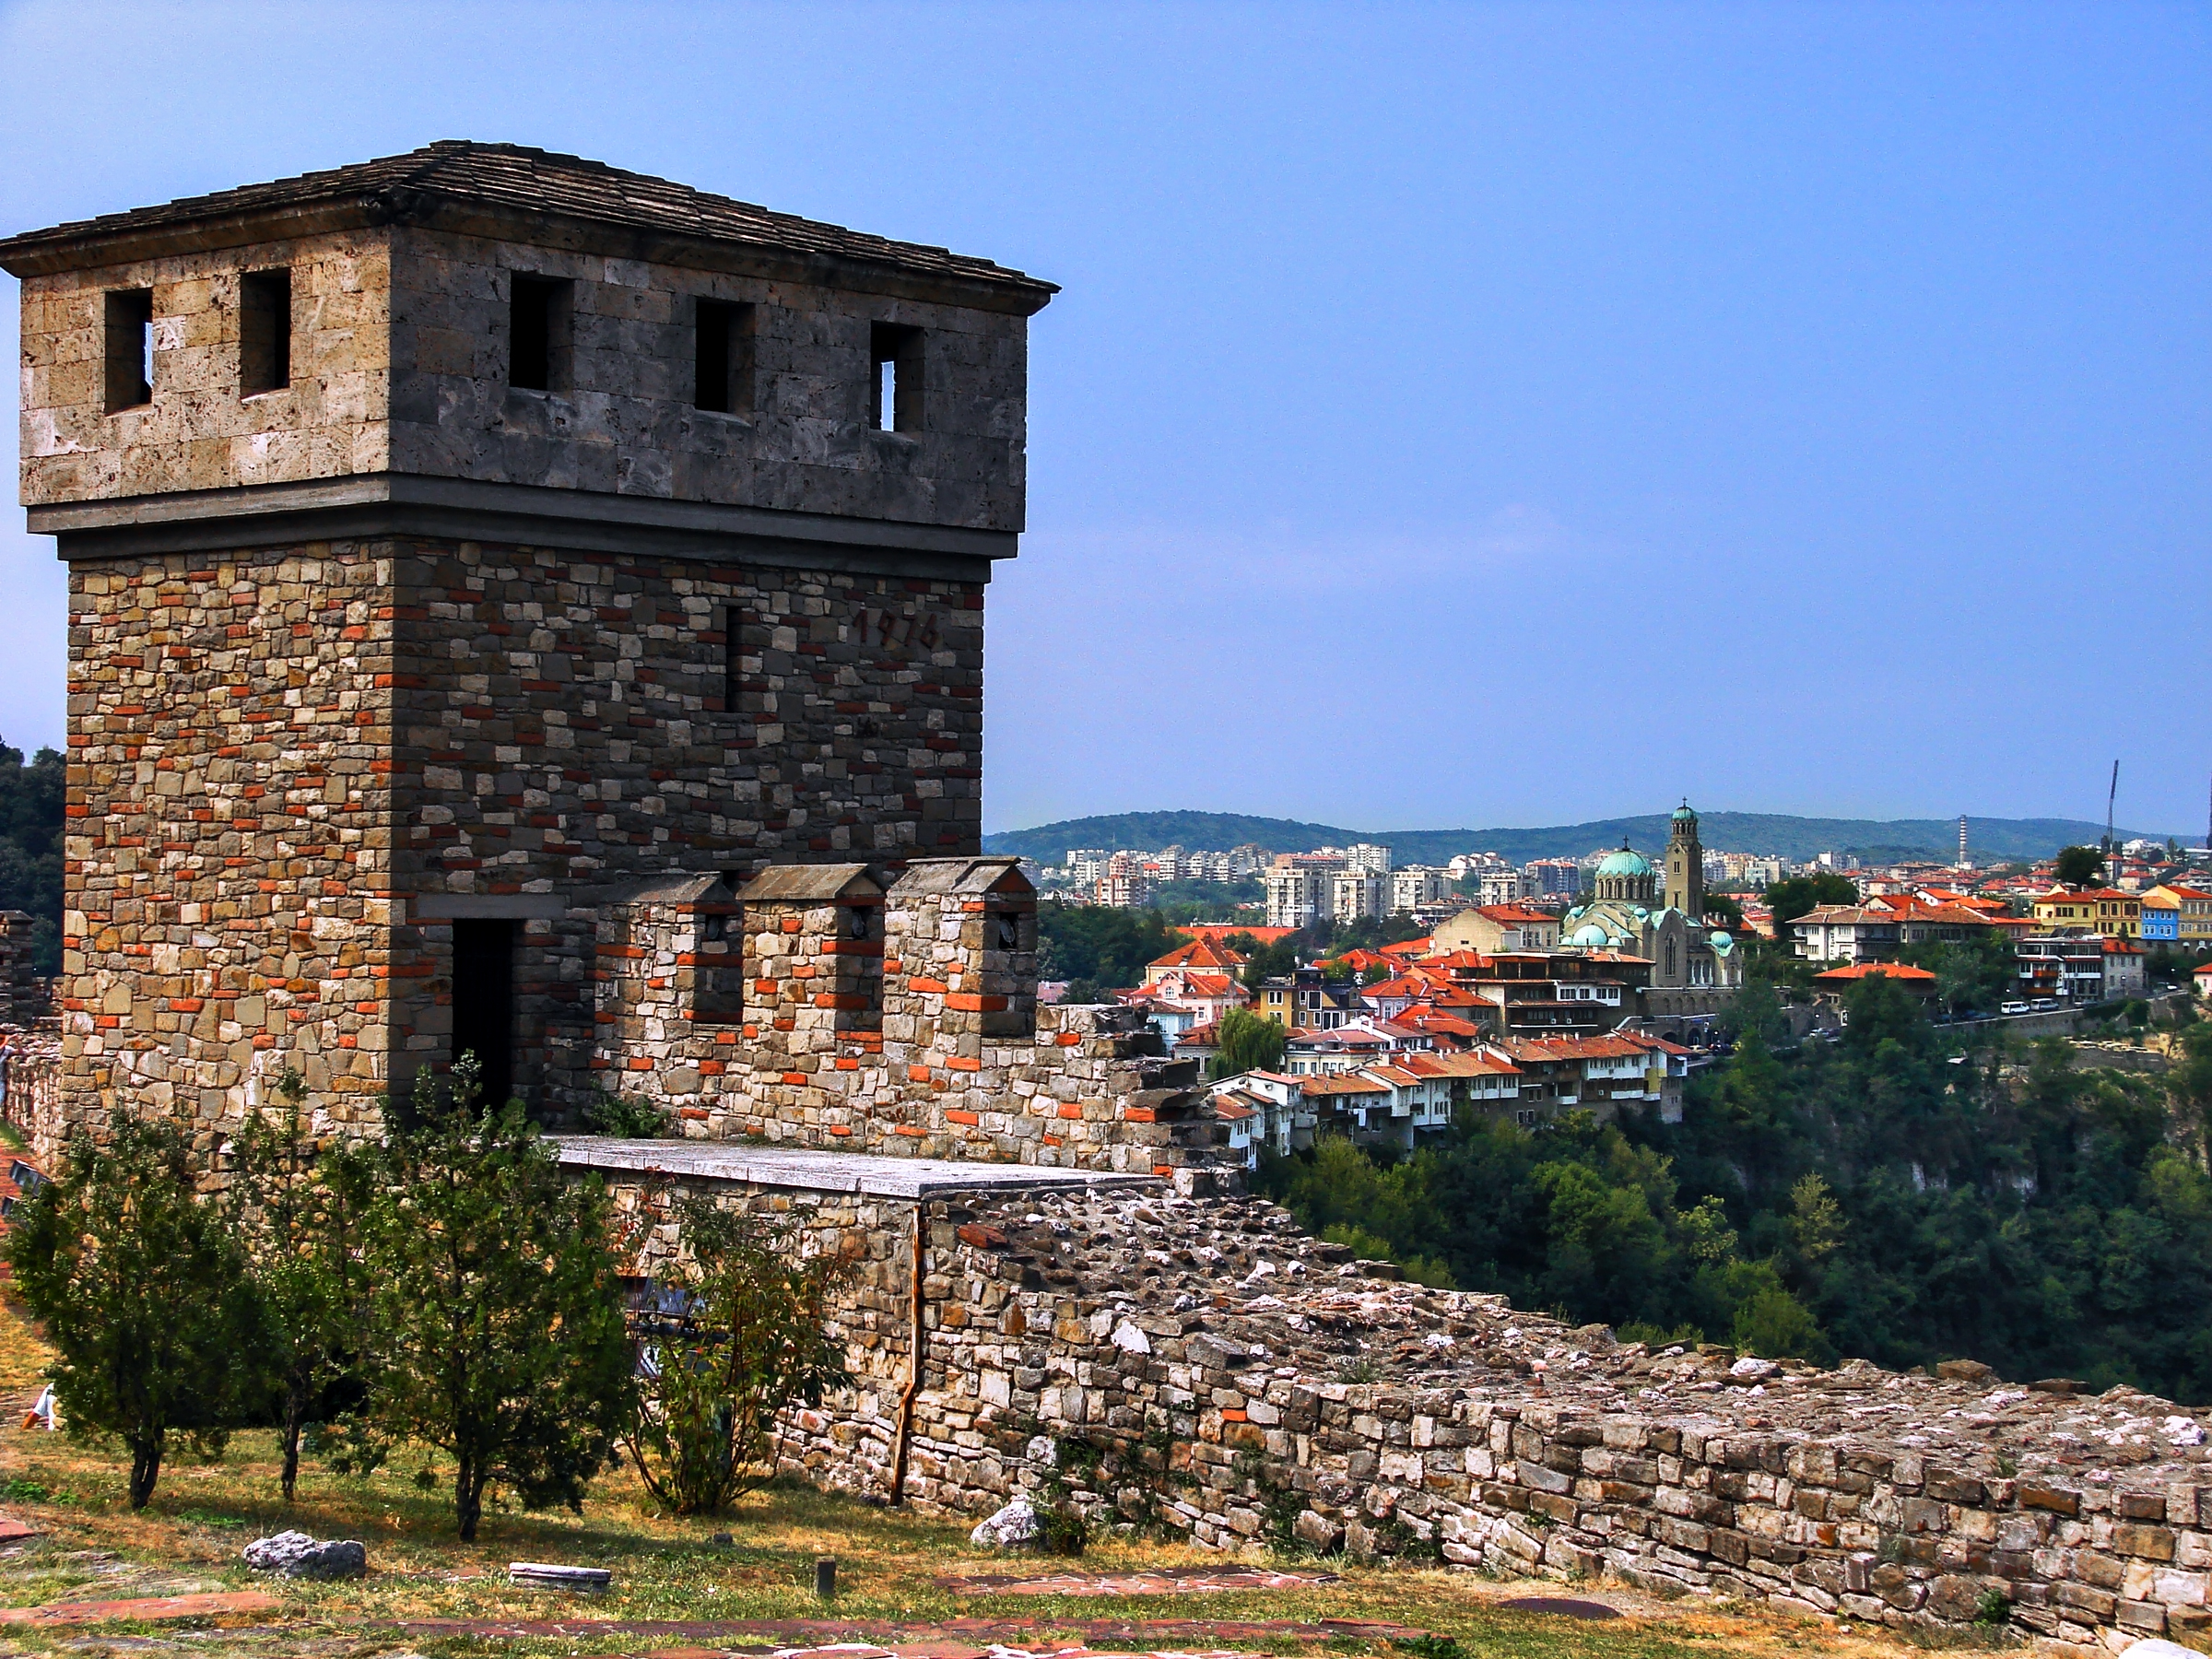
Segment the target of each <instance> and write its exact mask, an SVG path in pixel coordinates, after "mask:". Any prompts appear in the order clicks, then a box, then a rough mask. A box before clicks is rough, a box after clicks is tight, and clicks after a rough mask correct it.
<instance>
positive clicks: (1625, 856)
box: [1597, 847, 1652, 876]
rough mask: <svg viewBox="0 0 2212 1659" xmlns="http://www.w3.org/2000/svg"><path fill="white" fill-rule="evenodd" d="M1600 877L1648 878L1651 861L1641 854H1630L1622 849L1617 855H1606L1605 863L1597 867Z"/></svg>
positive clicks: (1625, 849)
mask: <svg viewBox="0 0 2212 1659" xmlns="http://www.w3.org/2000/svg"><path fill="white" fill-rule="evenodd" d="M1597 873H1598V874H1599V875H1600V876H1649V875H1650V874H1651V873H1652V863H1651V860H1650V859H1648V858H1646V857H1644V855H1643V854H1642V853H1631V852H1630V851H1629V849H1628V848H1626V847H1623V848H1621V850H1620V851H1619V852H1618V853H1606V862H1605V863H1603V864H1601V865H1598V866H1597Z"/></svg>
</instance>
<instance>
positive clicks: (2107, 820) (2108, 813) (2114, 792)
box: [2103, 760, 2120, 883]
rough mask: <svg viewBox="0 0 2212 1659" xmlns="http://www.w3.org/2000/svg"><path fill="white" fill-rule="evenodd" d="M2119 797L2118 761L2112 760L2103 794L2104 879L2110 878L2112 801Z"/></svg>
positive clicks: (2110, 879) (2108, 880)
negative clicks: (2110, 770) (2108, 784)
mask: <svg viewBox="0 0 2212 1659" xmlns="http://www.w3.org/2000/svg"><path fill="white" fill-rule="evenodd" d="M2119 798H2120V762H2119V761H2117V760H2115V761H2113V762H2112V788H2110V789H2108V790H2107V791H2105V794H2104V849H2103V851H2104V879H2105V880H2106V882H2107V883H2110V882H2111V881H2112V803H2113V802H2114V801H2117V800H2118V799H2119Z"/></svg>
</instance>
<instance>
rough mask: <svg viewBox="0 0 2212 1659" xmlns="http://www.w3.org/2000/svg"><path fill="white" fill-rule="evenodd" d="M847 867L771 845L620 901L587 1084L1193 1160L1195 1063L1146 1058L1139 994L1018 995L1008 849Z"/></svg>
mask: <svg viewBox="0 0 2212 1659" xmlns="http://www.w3.org/2000/svg"><path fill="white" fill-rule="evenodd" d="M867 872H868V867H867V866H865V865H812V866H803V867H799V868H791V867H775V868H771V869H770V870H768V871H766V872H764V873H763V874H762V876H761V877H759V878H757V879H756V881H755V882H754V883H753V884H751V885H748V886H747V888H745V889H744V890H743V891H742V892H740V893H738V894H737V895H735V900H734V901H733V897H732V895H730V894H729V893H728V891H727V890H726V888H716V887H715V886H713V885H712V884H711V883H703V882H701V883H695V884H693V885H691V886H688V887H682V888H678V887H676V886H667V887H662V888H656V889H654V890H652V891H649V892H647V893H645V894H642V895H641V896H639V897H638V898H636V899H633V900H630V901H629V902H628V903H626V904H624V905H623V906H621V907H619V920H610V921H609V922H607V923H606V924H602V937H603V939H604V941H605V942H604V943H603V945H602V947H601V953H600V959H599V967H600V971H599V975H598V1024H597V1030H598V1032H599V1048H598V1052H597V1053H596V1055H595V1056H594V1067H595V1076H596V1077H598V1078H599V1080H600V1086H601V1087H604V1088H607V1089H609V1090H611V1091H614V1092H618V1093H622V1094H626V1095H630V1096H633V1097H636V1098H638V1099H641V1100H650V1101H652V1102H653V1103H654V1104H656V1105H658V1106H660V1107H662V1108H663V1109H664V1110H665V1111H667V1112H670V1113H672V1114H673V1115H674V1116H675V1117H676V1118H677V1121H678V1122H679V1123H680V1124H681V1125H682V1127H683V1131H684V1133H685V1135H688V1136H691V1137H695V1138H700V1139H710V1140H735V1139H758V1140H763V1141H766V1142H769V1143H771V1144H777V1145H787V1146H799V1147H838V1148H841V1149H844V1150H850V1151H857V1152H885V1153H894V1154H900V1155H905V1156H917V1157H924V1158H954V1159H971V1160H986V1161H997V1162H1006V1163H1024V1164H1044V1165H1053V1166H1058V1167H1063V1168H1069V1169H1077V1168H1080V1169H1090V1170H1101V1171H1124V1172H1127V1171H1135V1172H1137V1173H1154V1172H1159V1173H1163V1174H1171V1173H1173V1172H1175V1171H1192V1170H1197V1169H1200V1168H1203V1167H1206V1166H1207V1165H1209V1164H1210V1163H1211V1162H1212V1161H1213V1160H1214V1159H1215V1157H1216V1155H1217V1154H1218V1152H1219V1150H1220V1147H1219V1145H1218V1142H1219V1141H1220V1136H1219V1135H1218V1132H1217V1126H1216V1125H1215V1124H1213V1122H1212V1121H1211V1118H1210V1116H1208V1115H1207V1109H1206V1105H1205V1096H1204V1094H1203V1092H1202V1090H1201V1088H1200V1077H1199V1068H1198V1065H1197V1063H1196V1062H1194V1061H1188V1060H1171V1059H1168V1058H1166V1057H1165V1054H1164V1045H1163V1044H1162V1042H1161V1040H1160V1038H1159V1034H1158V1033H1157V1032H1154V1031H1153V1030H1150V1029H1149V1027H1148V1025H1147V1022H1146V1020H1145V1019H1144V1018H1143V1016H1142V1015H1141V1014H1140V1013H1138V1012H1137V1011H1135V1010H1132V1009H1124V1008H1121V1007H1118V1006H1114V1007H1046V1008H1042V1009H1040V1008H1038V1007H1037V1006H1036V1004H1035V1001H1034V986H1035V982H1036V971H1035V967H1034V962H1035V949H1036V914H1035V895H1034V893H1033V892H1032V891H1031V889H1030V886H1029V883H1028V882H1027V881H1026V880H1024V879H1023V878H1022V877H1020V875H1019V873H1018V871H1017V870H1016V869H1015V867H1014V861H1013V860H1011V859H1005V858H950V859H918V860H915V861H914V862H913V863H912V864H911V865H908V866H907V868H906V869H905V871H904V872H903V873H901V874H900V876H898V877H897V878H896V879H894V880H891V881H889V882H888V888H887V887H884V886H879V885H878V884H877V881H876V880H874V879H872V878H871V877H870V876H869V874H868V873H867ZM802 888H804V889H806V890H800V889H802ZM734 911H735V913H733V912H734ZM878 914H880V915H881V917H882V921H881V924H880V928H881V932H880V935H877V922H876V920H875V918H876V917H877V915H878ZM725 921H726V923H727V924H728V925H730V926H736V925H742V927H743V930H744V940H743V946H742V951H743V957H742V960H743V969H742V974H741V976H740V982H741V985H742V998H743V1003H742V1007H741V1008H732V1007H730V1006H727V1005H726V1003H715V1004H714V1006H712V1007H711V1009H710V1013H709V1017H708V1018H705V1019H700V1018H697V1017H696V1016H695V1014H694V1013H693V1011H692V1010H693V1009H694V1007H695V1006H697V1005H698V1002H699V999H700V995H701V992H700V985H701V982H702V980H703V978H704V977H705V976H707V975H727V973H728V971H729V970H728V968H727V966H726V965H725V966H720V967H715V966H704V967H702V964H711V963H712V962H714V961H716V960H719V961H721V962H722V963H724V964H726V962H727V959H728V958H727V948H728V940H727V939H726V937H725V938H724V939H719V940H718V939H714V938H711V937H709V936H708V935H709V930H710V929H711V928H712V927H714V926H715V925H716V924H718V923H724V922H725ZM717 953H720V954H719V956H717ZM710 1001H711V1002H712V1001H713V999H712V997H710Z"/></svg>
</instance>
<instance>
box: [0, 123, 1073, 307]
mask: <svg viewBox="0 0 2212 1659" xmlns="http://www.w3.org/2000/svg"><path fill="white" fill-rule="evenodd" d="M441 201H442V202H455V203H459V204H463V205H467V204H476V205H480V206H485V207H489V208H494V209H503V210H506V211H509V212H522V213H546V214H553V215H557V216H559V217H562V218H574V219H586V220H592V221H595V222H597V223H601V224H607V225H616V226H623V227H627V228H629V229H637V230H645V231H658V232H662V233H664V234H667V235H673V236H679V237H686V238H690V239H694V240H698V241H721V242H739V243H747V244H750V245H752V246H756V247H761V248H767V249H772V250H774V251H776V252H779V253H795V254H799V255H802V256H804V255H810V254H811V255H822V256H827V257H831V258H839V259H850V260H858V261H861V262H864V263H867V264H872V265H889V266H893V267H895V268H898V269H900V270H905V271H911V272H914V273H917V274H921V275H925V276H935V277H955V278H959V279H964V280H967V281H971V282H984V283H991V284H994V285H1002V286H1006V287H1013V288H1024V289H1027V290H1029V291H1030V293H1032V294H1033V295H1035V296H1036V297H1037V299H1038V301H1039V303H1041V302H1042V300H1043V299H1044V297H1046V296H1048V295H1052V294H1055V293H1058V292H1059V288H1057V286H1056V285H1054V284H1053V283H1049V282H1045V281H1043V280H1041V278H1039V277H1030V276H1027V275H1025V274H1023V273H1022V272H1020V271H1016V270H1010V269H1008V268H1007V267H1006V266H1004V265H994V264H993V263H992V262H991V261H989V260H987V259H975V258H971V257H969V256H967V255H965V254H959V253H950V252H948V251H947V250H946V249H944V248H933V247H927V246H924V245H923V244H921V243H917V242H901V241H890V240H889V239H888V238H886V237H881V236H868V235H865V234H863V233H862V232H860V231H857V230H847V229H843V228H842V227H841V226H837V225H825V224H820V223H818V222H817V221H815V220H813V219H805V218H798V217H796V216H795V215H793V214H788V213H773V212H771V211H770V210H769V209H768V208H766V207H759V206H754V205H753V204H751V203H749V202H739V201H735V200H733V199H731V198H730V197H728V196H721V195H713V194H709V193H708V192H706V191H703V190H694V189H692V188H691V187H690V186H689V185H688V184H677V183H674V182H670V181H669V180H666V179H656V178H653V177H651V176H649V175H648V174H645V173H633V172H625V171H622V170H621V169H619V168H615V167H609V166H607V165H606V163H605V162H602V161H590V160H586V159H584V158H582V157H581V156H564V155H559V154H556V153H554V152H552V151H549V150H540V149H531V148H529V147H525V146H523V145H519V144H478V143H476V142H474V141H471V140H467V139H446V140H443V141H441V142H440V143H437V144H431V145H427V146H425V147H423V148H421V149H418V150H410V151H408V152H407V153H406V154H405V155H401V156H382V157H379V158H377V159H375V160H372V161H357V162H354V163H352V164H351V165H349V166H346V167H336V168H332V169H329V170H328V171H324V172H312V173H301V174H300V175H298V176H297V177H294V178H289V179H275V180H271V181H270V182H267V183H265V184H245V185H241V186H240V187H238V188H237V189H235V190H223V191H218V192H216V193H215V194H212V195H202V196H186V197H183V198H182V199H180V200H178V201H174V202H165V203H162V204H159V206H150V207H135V208H132V209H131V210H130V211H129V212H127V213H110V214H103V215H102V216H100V218H90V219H77V220H73V221H71V222H70V223H68V224H64V225H55V226H53V227H51V228H49V229H43V230H29V231H25V232H23V233H22V234H21V235H18V236H12V237H9V238H7V239H6V240H5V241H0V263H6V262H9V261H11V260H13V259H15V258H17V257H18V256H21V255H26V254H31V253H38V252H41V251H43V250H47V249H53V248H59V247H63V246H65V245H67V244H70V243H75V242H82V241H97V240H100V239H102V238H104V237H107V236H111V235H122V234H126V233H132V232H143V231H148V230H155V229H160V228H162V227H171V226H173V227H179V228H182V227H185V226H191V225H196V224H202V223H206V222H208V221H214V220H225V219H237V218H246V217H251V216H254V215H261V214H267V213H272V212H280V211H283V210H286V209H291V208H303V207H308V206H338V205H343V204H346V203H349V202H350V203H358V204H359V205H361V206H362V207H363V208H364V209H365V210H366V212H367V213H368V216H369V218H371V220H372V221H374V220H382V221H391V220H406V219H410V218H415V217H417V216H418V214H420V213H421V212H422V211H423V209H424V208H425V207H426V206H429V205H431V204H435V203H438V202H441ZM10 268H13V267H12V265H11V266H10Z"/></svg>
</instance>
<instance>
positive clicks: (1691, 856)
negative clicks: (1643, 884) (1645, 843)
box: [1666, 801, 1705, 924]
mask: <svg viewBox="0 0 2212 1659" xmlns="http://www.w3.org/2000/svg"><path fill="white" fill-rule="evenodd" d="M1666 902H1667V904H1668V905H1669V906H1670V907H1672V908H1673V909H1675V910H1678V911H1680V912H1682V913H1683V914H1684V915H1685V916H1688V918H1689V919H1690V921H1691V922H1692V923H1693V924H1694V923H1698V922H1701V921H1703V920H1704V919H1705V849H1704V847H1703V846H1702V845H1701V844H1700V842H1699V841H1698V815H1697V814H1696V813H1694V812H1692V811H1691V810H1690V809H1689V803H1688V801H1684V802H1683V803H1682V805H1681V806H1677V807H1676V808H1675V818H1674V823H1673V825H1672V826H1671V827H1670V828H1669V829H1668V830H1667V835H1666Z"/></svg>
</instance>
